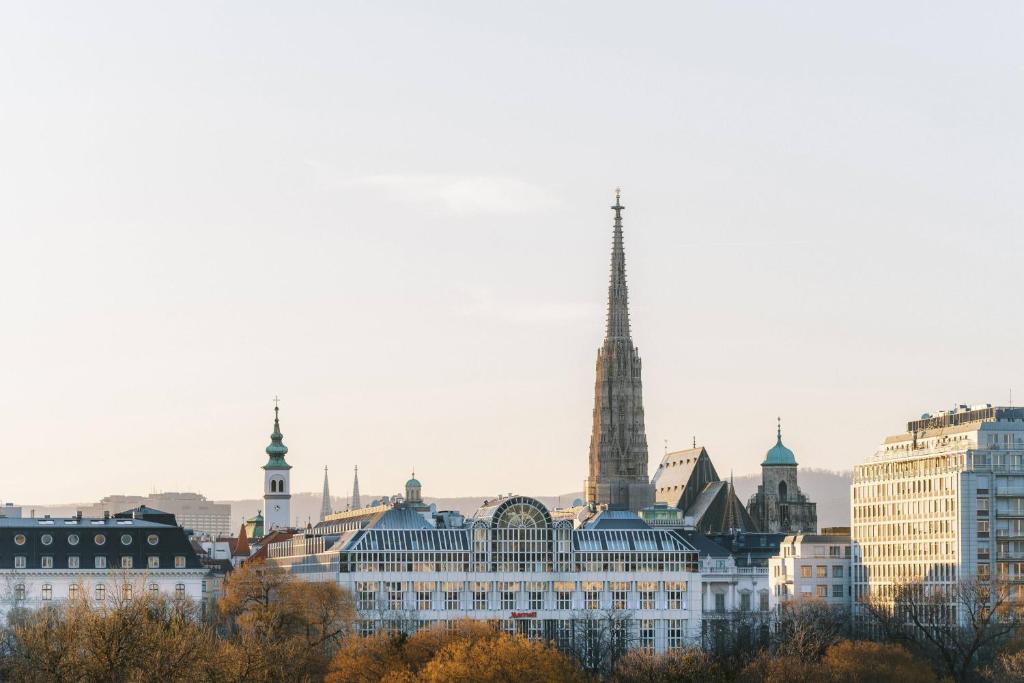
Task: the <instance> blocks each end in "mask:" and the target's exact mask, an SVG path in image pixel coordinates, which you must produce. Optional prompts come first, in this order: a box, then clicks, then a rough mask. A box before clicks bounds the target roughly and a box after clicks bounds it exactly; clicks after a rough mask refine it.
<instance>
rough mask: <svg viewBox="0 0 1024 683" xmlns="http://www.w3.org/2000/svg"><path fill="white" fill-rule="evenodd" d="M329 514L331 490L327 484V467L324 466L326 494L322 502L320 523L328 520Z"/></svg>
mask: <svg viewBox="0 0 1024 683" xmlns="http://www.w3.org/2000/svg"><path fill="white" fill-rule="evenodd" d="M329 514H331V488H330V486H329V485H328V484H327V467H326V466H324V494H323V500H322V501H320V521H321V522H322V521H324V520H325V519H327V515H329Z"/></svg>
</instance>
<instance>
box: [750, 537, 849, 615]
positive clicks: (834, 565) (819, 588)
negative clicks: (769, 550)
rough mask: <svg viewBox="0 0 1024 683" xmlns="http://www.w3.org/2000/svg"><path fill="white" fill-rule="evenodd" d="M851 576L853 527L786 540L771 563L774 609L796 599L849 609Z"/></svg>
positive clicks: (770, 579)
mask: <svg viewBox="0 0 1024 683" xmlns="http://www.w3.org/2000/svg"><path fill="white" fill-rule="evenodd" d="M851 574H852V560H851V552H850V529H849V527H837V528H832V529H822V531H821V533H820V534H817V533H802V534H794V535H791V536H786V538H785V539H784V540H783V541H782V546H781V547H780V548H779V554H778V556H776V557H773V558H772V559H771V560H769V562H768V576H769V583H770V595H771V606H772V608H773V609H774V608H775V607H777V606H778V605H779V604H780V603H783V602H785V601H786V600H792V599H794V598H796V599H800V598H815V599H818V600H822V601H824V602H825V603H827V604H829V605H834V606H836V607H844V608H849V607H851V605H852V599H853V588H852V585H853V582H852V578H851Z"/></svg>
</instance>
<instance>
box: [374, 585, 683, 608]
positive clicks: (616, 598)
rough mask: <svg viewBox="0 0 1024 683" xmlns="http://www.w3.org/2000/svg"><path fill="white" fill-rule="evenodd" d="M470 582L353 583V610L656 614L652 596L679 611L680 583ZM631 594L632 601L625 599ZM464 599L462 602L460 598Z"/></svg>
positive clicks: (681, 596) (681, 587)
mask: <svg viewBox="0 0 1024 683" xmlns="http://www.w3.org/2000/svg"><path fill="white" fill-rule="evenodd" d="M662 583H663V585H662V586H661V588H662V590H661V591H659V585H658V584H659V582H656V581H637V582H635V585H631V582H628V581H621V582H620V581H611V582H608V585H607V589H605V582H603V581H582V582H580V583H579V588H578V589H577V584H576V582H574V581H555V582H545V581H527V582H520V581H499V582H497V585H496V586H495V585H494V584H493V583H492V582H489V581H471V582H469V587H468V590H467V589H466V588H465V586H464V583H463V582H442V583H441V588H440V590H438V589H437V586H436V584H435V583H434V582H412V583H411V585H410V584H409V583H407V582H404V581H386V582H384V584H383V588H381V586H380V585H379V583H378V582H376V581H359V582H357V584H356V598H357V606H358V608H359V609H361V610H375V609H381V608H384V609H389V610H405V609H407V607H412V606H415V609H420V610H434V609H448V610H456V609H475V610H486V609H507V610H513V609H530V610H542V609H558V610H571V609H574V608H583V609H588V610H597V609H613V610H625V609H656V608H657V600H656V596H657V595H658V594H659V593H660V594H661V595H663V596H664V600H663V603H664V606H665V607H664V608H665V609H683V608H684V606H685V602H684V594H685V592H686V582H685V581H665V582H662ZM631 594H635V599H631ZM574 595H575V596H577V597H576V598H575V600H574V597H573V596H574ZM463 596H465V597H463Z"/></svg>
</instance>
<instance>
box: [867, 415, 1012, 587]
mask: <svg viewBox="0 0 1024 683" xmlns="http://www.w3.org/2000/svg"><path fill="white" fill-rule="evenodd" d="M851 506H852V508H853V510H852V513H853V514H852V520H853V529H852V540H853V571H854V574H853V582H854V583H853V599H854V603H855V604H856V603H857V602H858V601H860V600H863V599H865V598H868V597H869V596H870V597H873V598H876V599H881V600H882V601H885V600H886V599H889V598H891V597H892V596H893V594H894V590H895V588H896V587H898V586H899V585H901V584H904V583H908V582H915V583H923V584H924V585H925V586H926V587H929V586H933V587H940V588H950V587H952V586H953V585H954V584H955V582H957V581H958V580H965V579H973V578H975V577H977V578H980V579H982V580H988V579H990V577H992V576H993V575H994V576H996V577H998V578H1000V579H1006V580H1009V581H1011V582H1012V581H1024V408H1005V407H1003V408H1000V407H992V406H991V405H987V404H986V405H980V406H959V407H958V408H957V409H955V410H951V411H942V412H939V413H937V414H935V415H928V414H926V415H922V416H921V419H919V420H912V421H910V422H908V423H907V430H906V431H905V432H903V433H900V434H896V435H894V436H890V437H888V438H886V439H885V442H884V443H883V444H882V445H881V447H880V448H879V450H878V452H877V453H876V454H875V455H874V456H873V457H872V458H870V459H869V460H868V461H867V462H865V463H864V464H862V465H858V466H857V467H856V468H854V475H853V486H852V499H851Z"/></svg>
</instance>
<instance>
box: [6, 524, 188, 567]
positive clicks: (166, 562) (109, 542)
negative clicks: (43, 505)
mask: <svg viewBox="0 0 1024 683" xmlns="http://www.w3.org/2000/svg"><path fill="white" fill-rule="evenodd" d="M151 537H152V539H153V540H155V543H150V539H151ZM18 541H22V542H21V543H19V542H18ZM16 556H19V557H24V558H25V563H26V569H38V568H40V567H41V566H42V560H41V558H43V557H52V558H53V568H54V569H55V570H59V569H68V568H69V567H68V557H72V556H75V557H78V558H79V563H80V568H81V569H93V568H95V566H96V563H95V558H96V557H106V558H107V566H108V567H110V568H115V567H120V566H121V558H122V557H126V556H127V557H131V558H132V564H133V567H134V568H135V569H145V568H146V567H147V564H148V558H149V557H152V556H156V557H158V558H159V562H160V568H161V569H167V568H173V567H174V558H175V557H179V556H183V557H185V568H187V569H199V568H201V567H202V565H201V563H200V561H199V557H198V556H197V555H196V552H195V551H194V550H193V549H192V544H191V542H190V541H189V538H188V536H186V535H185V531H184V530H183V529H182V528H181V527H179V526H172V525H169V524H158V523H156V522H152V521H148V520H145V519H133V518H124V517H110V518H99V519H91V518H88V517H85V518H81V519H79V518H77V517H60V518H38V517H30V518H6V517H5V518H0V569H13V568H14V558H15V557H16Z"/></svg>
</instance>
